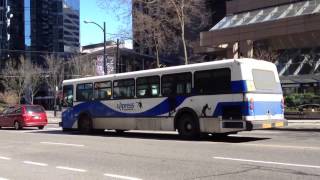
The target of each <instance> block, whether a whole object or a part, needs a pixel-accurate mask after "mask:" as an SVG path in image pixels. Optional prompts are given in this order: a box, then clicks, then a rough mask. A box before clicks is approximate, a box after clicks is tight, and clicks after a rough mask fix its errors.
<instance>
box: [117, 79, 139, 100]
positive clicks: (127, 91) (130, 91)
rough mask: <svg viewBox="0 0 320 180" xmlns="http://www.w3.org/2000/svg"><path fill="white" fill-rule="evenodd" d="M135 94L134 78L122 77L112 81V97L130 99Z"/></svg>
mask: <svg viewBox="0 0 320 180" xmlns="http://www.w3.org/2000/svg"><path fill="white" fill-rule="evenodd" d="M134 94H135V80H134V79H124V80H117V81H113V98H115V99H131V98H134Z"/></svg>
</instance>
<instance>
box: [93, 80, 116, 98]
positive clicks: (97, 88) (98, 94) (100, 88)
mask: <svg viewBox="0 0 320 180" xmlns="http://www.w3.org/2000/svg"><path fill="white" fill-rule="evenodd" d="M111 96H112V87H111V81H107V82H97V83H95V84H94V99H99V100H106V99H110V98H111Z"/></svg>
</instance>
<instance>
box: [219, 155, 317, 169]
mask: <svg viewBox="0 0 320 180" xmlns="http://www.w3.org/2000/svg"><path fill="white" fill-rule="evenodd" d="M213 158H214V159H220V160H229V161H240V162H251V163H260V164H273V165H282V166H295V167H306V168H316V169H320V166H314V165H307V164H292V163H281V162H273V161H257V160H250V159H238V158H227V157H213Z"/></svg>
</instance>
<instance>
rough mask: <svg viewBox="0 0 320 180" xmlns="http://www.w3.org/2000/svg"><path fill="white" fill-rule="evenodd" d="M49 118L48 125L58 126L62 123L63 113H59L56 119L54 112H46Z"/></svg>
mask: <svg viewBox="0 0 320 180" xmlns="http://www.w3.org/2000/svg"><path fill="white" fill-rule="evenodd" d="M46 113H47V118H48V124H58V123H59V122H61V111H57V115H56V117H54V112H53V111H46Z"/></svg>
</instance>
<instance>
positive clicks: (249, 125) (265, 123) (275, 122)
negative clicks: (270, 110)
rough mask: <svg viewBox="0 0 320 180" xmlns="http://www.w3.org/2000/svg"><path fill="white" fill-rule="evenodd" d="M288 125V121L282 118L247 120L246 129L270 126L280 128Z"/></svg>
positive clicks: (267, 127)
mask: <svg viewBox="0 0 320 180" xmlns="http://www.w3.org/2000/svg"><path fill="white" fill-rule="evenodd" d="M286 126H288V121H287V120H285V119H283V120H268V121H247V122H246V127H247V131H251V130H255V129H271V128H281V127H286Z"/></svg>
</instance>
